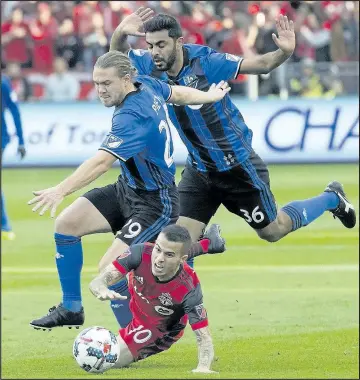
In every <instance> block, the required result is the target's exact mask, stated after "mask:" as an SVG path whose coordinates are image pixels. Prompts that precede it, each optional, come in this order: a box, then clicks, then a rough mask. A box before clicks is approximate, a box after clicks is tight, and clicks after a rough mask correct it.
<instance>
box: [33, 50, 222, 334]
mask: <svg viewBox="0 0 360 380" xmlns="http://www.w3.org/2000/svg"><path fill="white" fill-rule="evenodd" d="M93 81H94V83H95V88H96V90H97V93H98V96H99V98H100V100H101V102H102V103H103V104H104V105H105V106H106V107H113V106H115V111H114V116H113V119H112V128H111V131H110V132H109V134H108V135H107V137H106V138H105V140H104V142H103V143H102V145H101V147H100V148H99V151H98V152H97V153H96V154H95V155H94V156H93V157H91V158H90V159H88V160H87V161H85V162H84V163H83V164H82V165H80V166H79V168H78V169H77V170H76V171H75V172H74V173H73V174H71V175H70V176H69V177H67V178H66V179H65V180H64V181H62V182H61V183H59V184H58V185H56V186H55V187H51V188H48V189H45V190H41V191H34V195H35V198H33V199H32V200H31V201H29V202H28V203H29V204H34V203H36V205H35V207H34V208H33V211H39V213H40V215H43V214H44V213H45V212H46V211H47V210H51V216H52V217H54V216H55V212H56V208H57V207H58V205H59V204H60V203H61V202H62V201H63V199H64V198H65V197H66V196H68V195H69V194H71V193H73V192H75V191H77V190H80V189H82V188H83V187H85V186H86V185H88V184H90V183H92V182H93V181H94V180H95V179H97V178H98V177H100V176H101V175H102V174H104V173H105V172H106V171H108V170H109V169H110V168H111V166H112V165H113V163H114V162H115V161H116V160H119V161H120V166H121V172H122V175H121V176H119V178H118V180H117V182H116V183H114V184H111V185H108V186H105V187H102V188H95V189H93V190H90V191H88V192H87V193H85V194H84V195H83V196H81V197H79V198H78V199H77V200H75V202H74V203H72V204H71V205H70V206H69V207H67V208H66V209H65V210H63V211H62V213H61V214H60V215H59V216H58V217H57V219H56V222H55V236H54V238H55V243H56V256H55V257H56V265H57V269H58V273H59V278H60V283H61V287H62V292H63V300H62V303H61V304H60V305H58V306H57V307H53V308H51V309H50V310H49V314H48V315H46V316H45V317H42V318H40V319H36V320H33V321H32V322H31V323H30V324H31V326H33V327H35V328H38V329H39V328H42V329H51V328H54V327H60V326H76V327H78V326H80V325H82V324H83V323H84V311H83V307H82V302H81V288H80V273H81V268H82V264H83V253H82V245H81V237H82V236H85V235H89V234H95V233H104V232H113V233H114V234H115V235H116V238H115V240H114V242H113V244H112V245H111V247H110V248H109V249H108V251H107V252H106V254H105V255H104V257H103V258H102V259H101V261H100V264H99V268H100V271H101V270H103V269H104V268H105V267H106V266H107V264H109V263H111V262H112V261H113V260H114V259H115V258H116V257H117V256H118V255H119V253H121V252H123V251H124V250H126V249H127V248H128V247H129V246H130V245H132V244H136V243H143V242H146V241H150V242H151V241H154V240H155V239H156V237H157V235H158V234H159V232H160V231H161V229H162V228H163V227H165V226H166V225H168V224H172V223H175V222H176V221H177V219H178V216H179V204H178V191H177V187H176V185H175V178H174V174H175V164H174V161H173V142H172V138H171V132H170V128H169V123H170V121H169V118H168V111H167V107H166V104H165V101H168V102H176V103H177V104H197V103H199V102H201V103H203V102H205V103H207V102H214V101H218V100H219V99H221V98H223V97H224V96H225V94H226V93H227V92H228V91H229V87H228V85H227V83H223V82H221V83H219V84H218V85H217V86H213V87H212V88H211V89H210V90H209V91H207V92H203V91H199V90H195V89H192V88H188V87H182V86H170V85H168V84H166V83H164V82H161V81H159V80H157V79H153V78H151V77H147V76H136V75H135V69H134V67H133V66H132V65H131V63H130V60H129V58H128V57H127V56H126V55H125V54H123V53H120V52H117V51H112V52H109V53H106V54H104V55H102V56H101V57H99V58H98V60H97V62H96V64H95V67H94V71H93ZM213 232H215V234H214V233H213V235H216V236H217V237H219V236H218V235H217V231H216V230H214V231H213ZM218 243H219V244H218ZM199 244H200V243H199ZM208 244H210V246H207V247H206V246H205V248H204V245H201V244H200V245H201V247H199V246H198V249H200V250H201V251H202V250H203V248H204V250H203V253H205V251H208V252H209V253H211V251H212V250H213V249H214V252H213V253H216V252H221V251H222V250H223V249H224V247H223V242H222V239H218V240H216V239H214V240H213V239H212V238H210V241H208ZM214 244H218V245H217V247H214V246H213V245H214ZM219 246H220V250H219V249H218V248H219ZM215 251H216V252H215ZM114 289H115V290H116V291H118V292H119V293H121V294H124V293H125V294H128V290H127V283H126V281H125V280H123V281H122V282H121V283H120V284H117V285H116V286H115V287H114ZM119 302H120V301H119ZM121 302H122V303H121V304H120V303H114V304H113V308H112V309H113V311H114V314H115V316H116V318H117V320H118V322H119V324H120V326H122V327H125V326H126V325H127V324H128V323H129V322H130V320H131V318H132V315H131V312H130V310H129V307H128V305H129V301H128V300H127V301H121Z"/></svg>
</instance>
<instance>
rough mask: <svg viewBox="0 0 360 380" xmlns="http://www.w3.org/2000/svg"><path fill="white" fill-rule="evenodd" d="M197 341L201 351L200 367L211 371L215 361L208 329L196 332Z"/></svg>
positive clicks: (199, 357)
mask: <svg viewBox="0 0 360 380" xmlns="http://www.w3.org/2000/svg"><path fill="white" fill-rule="evenodd" d="M194 332H195V335H196V341H197V344H198V349H199V356H198V359H199V364H198V367H201V368H207V369H210V366H211V363H212V361H213V359H214V346H213V343H212V339H211V335H210V331H209V328H208V327H204V328H201V329H198V330H195V331H194Z"/></svg>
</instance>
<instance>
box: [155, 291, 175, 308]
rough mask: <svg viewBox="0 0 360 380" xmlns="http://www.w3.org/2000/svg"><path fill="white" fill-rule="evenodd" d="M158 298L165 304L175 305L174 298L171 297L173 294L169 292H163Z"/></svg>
mask: <svg viewBox="0 0 360 380" xmlns="http://www.w3.org/2000/svg"><path fill="white" fill-rule="evenodd" d="M158 298H159V300H160V302H161V303H162V304H163V305H165V306H171V305H173V303H172V298H171V295H170V294H169V293H161V295H160V296H159V297H158Z"/></svg>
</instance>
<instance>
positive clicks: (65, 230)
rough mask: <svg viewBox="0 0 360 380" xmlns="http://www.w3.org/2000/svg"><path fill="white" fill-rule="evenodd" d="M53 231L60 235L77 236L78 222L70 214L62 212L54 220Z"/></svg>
mask: <svg viewBox="0 0 360 380" xmlns="http://www.w3.org/2000/svg"><path fill="white" fill-rule="evenodd" d="M64 211H65V210H64ZM55 232H56V233H58V234H62V235H72V236H79V232H80V231H79V222H78V221H77V220H76V219H75V218H73V217H72V215H71V214H69V213H67V212H62V213H61V214H60V215H59V216H58V217H57V218H56V220H55Z"/></svg>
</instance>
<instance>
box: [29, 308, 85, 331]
mask: <svg viewBox="0 0 360 380" xmlns="http://www.w3.org/2000/svg"><path fill="white" fill-rule="evenodd" d="M84 320H85V315H84V308H83V307H82V308H81V310H80V311H78V312H73V311H70V310H68V309H65V308H64V307H63V306H62V304H60V305H58V306H53V307H52V308H50V309H49V313H48V314H47V315H45V316H44V317H42V318H39V319H34V320H33V321H31V322H30V326H32V327H33V328H34V329H36V330H44V331H45V330H51V329H53V328H55V327H68V328H69V329H71V328H72V327H75V328H77V329H78V328H79V327H80V326H82V325H83V324H84Z"/></svg>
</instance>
